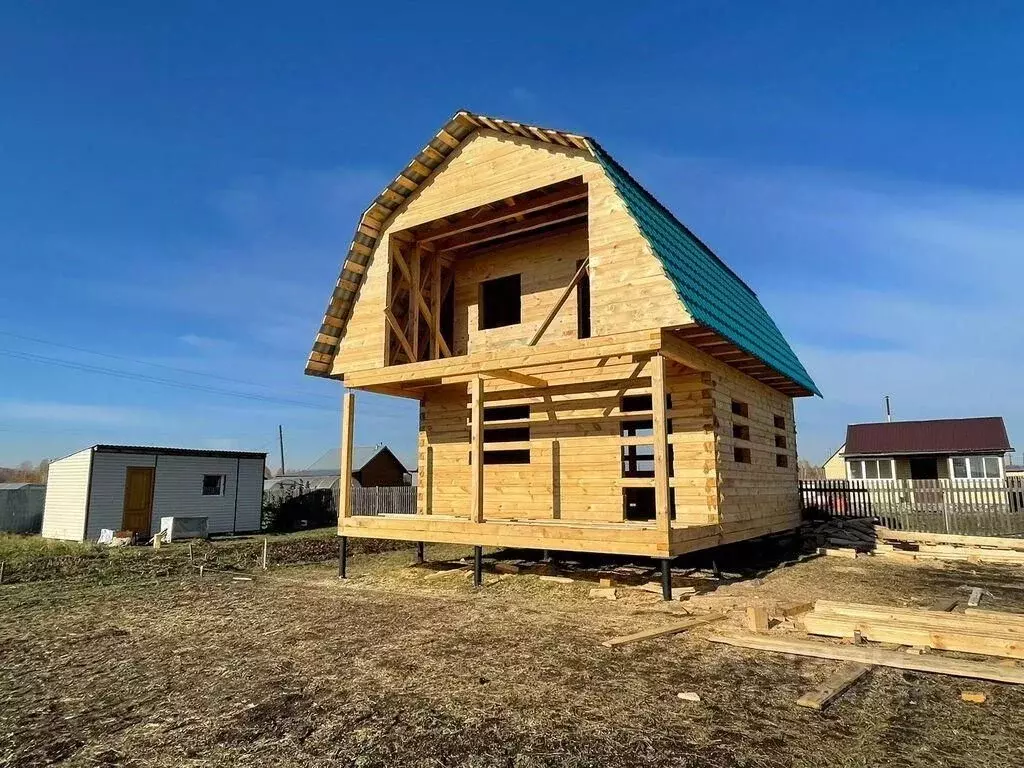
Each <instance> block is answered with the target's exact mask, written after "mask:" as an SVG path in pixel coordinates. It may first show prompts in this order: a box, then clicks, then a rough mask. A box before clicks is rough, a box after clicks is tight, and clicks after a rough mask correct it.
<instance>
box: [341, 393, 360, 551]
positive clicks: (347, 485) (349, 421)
mask: <svg viewBox="0 0 1024 768" xmlns="http://www.w3.org/2000/svg"><path fill="white" fill-rule="evenodd" d="M355 410H356V396H355V394H353V393H352V392H351V391H346V392H345V393H344V394H343V395H342V396H341V465H340V466H339V468H338V469H339V471H340V473H341V476H340V477H339V478H338V533H339V534H340V533H341V526H342V520H344V519H345V518H346V517H351V516H352V435H353V422H354V420H355Z"/></svg>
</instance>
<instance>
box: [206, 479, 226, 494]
mask: <svg viewBox="0 0 1024 768" xmlns="http://www.w3.org/2000/svg"><path fill="white" fill-rule="evenodd" d="M223 495H224V475H203V496H223Z"/></svg>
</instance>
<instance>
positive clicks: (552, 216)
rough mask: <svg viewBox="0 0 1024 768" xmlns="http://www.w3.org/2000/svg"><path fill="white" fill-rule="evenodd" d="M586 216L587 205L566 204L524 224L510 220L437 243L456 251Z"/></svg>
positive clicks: (446, 248)
mask: <svg viewBox="0 0 1024 768" xmlns="http://www.w3.org/2000/svg"><path fill="white" fill-rule="evenodd" d="M585 218H587V206H586V204H584V205H582V206H577V205H570V206H566V207H565V209H564V210H563V209H561V208H559V209H556V210H552V211H551V213H549V214H547V215H545V216H539V217H537V218H536V219H528V220H527V221H526V222H524V224H525V226H524V225H521V224H519V222H515V221H514V222H510V223H507V224H505V225H498V226H497V227H495V229H494V230H484V231H483V232H480V233H470V234H468V235H465V236H463V237H461V238H456V239H455V241H454V242H450V243H443V244H440V243H439V244H438V248H439V249H440V250H444V251H448V252H451V251H456V250H461V249H464V248H469V247H471V246H475V245H482V244H484V243H489V242H492V241H494V240H502V239H504V238H506V237H512V236H513V235H521V234H525V233H527V232H533V231H534V230H537V229H543V228H545V227H553V226H555V225H556V224H564V223H566V222H569V221H576V220H578V219H585Z"/></svg>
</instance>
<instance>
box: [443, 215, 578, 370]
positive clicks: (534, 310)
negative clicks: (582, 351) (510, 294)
mask: <svg viewBox="0 0 1024 768" xmlns="http://www.w3.org/2000/svg"><path fill="white" fill-rule="evenodd" d="M586 257H587V228H586V225H585V224H584V225H581V226H577V227H574V228H573V229H572V230H571V231H569V232H562V233H560V234H557V235H554V236H546V237H545V236H538V237H532V238H528V239H525V240H523V241H520V242H518V243H515V244H512V245H509V246H505V247H503V248H496V249H493V250H489V251H487V252H486V253H484V254H481V255H479V256H474V257H472V258H468V259H461V260H459V261H458V262H456V269H455V339H454V341H455V345H454V347H453V349H452V351H453V352H454V353H455V354H456V355H465V354H468V353H471V352H480V351H483V350H488V349H500V348H503V347H514V346H525V345H526V344H527V342H529V340H530V338H531V337H532V336H533V334H534V332H535V331H536V330H537V328H538V327H539V326H540V324H541V323H542V322H543V321H544V319H545V318H546V317H547V315H548V313H549V312H550V311H551V307H552V306H554V304H555V302H556V301H557V300H558V298H559V297H560V296H561V294H562V292H563V290H564V289H565V286H566V285H567V284H568V283H569V281H570V280H571V279H572V277H573V275H574V274H575V273H576V269H577V267H576V263H577V262H578V261H582V260H583V259H585V258H586ZM516 274H518V275H521V281H522V283H521V287H522V305H521V307H522V322H520V323H518V324H517V325H507V326H504V327H502V328H490V329H487V330H480V327H479V326H480V314H479V294H480V290H479V286H480V283H481V282H483V281H485V280H493V279H494V278H497V277H505V276H506V275H516ZM576 319H577V313H576V295H575V293H574V294H573V295H572V296H570V297H569V300H568V301H567V302H566V303H565V305H564V306H563V307H562V309H561V310H559V312H558V314H557V315H556V316H555V319H554V320H553V321H552V323H551V325H550V326H549V327H548V329H547V330H546V331H545V332H544V336H543V337H542V338H541V340H540V343H541V344H548V343H551V342H556V341H566V340H569V339H575V338H576V331H577V328H576Z"/></svg>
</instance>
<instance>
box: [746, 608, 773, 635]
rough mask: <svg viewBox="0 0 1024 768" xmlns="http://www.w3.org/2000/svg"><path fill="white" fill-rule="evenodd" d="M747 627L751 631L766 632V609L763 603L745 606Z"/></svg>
mask: <svg viewBox="0 0 1024 768" xmlns="http://www.w3.org/2000/svg"><path fill="white" fill-rule="evenodd" d="M747 629H749V630H750V631H751V632H767V631H768V609H767V608H765V607H764V606H763V605H750V606H747Z"/></svg>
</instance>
